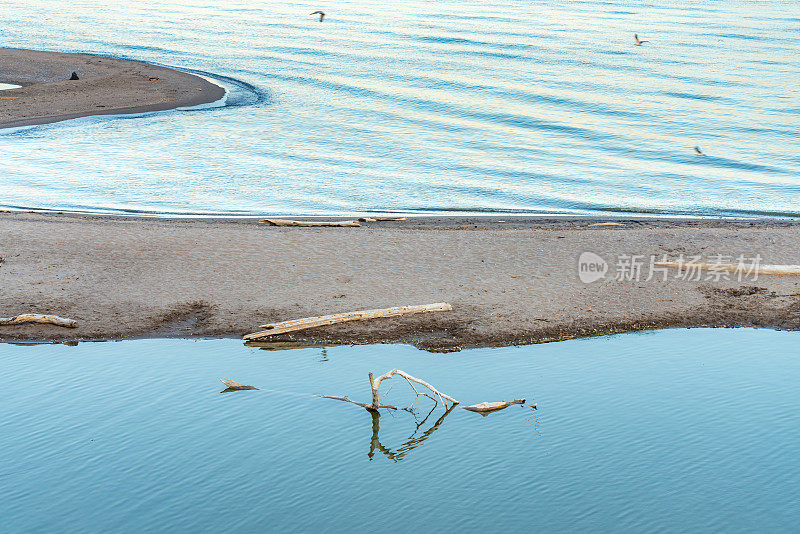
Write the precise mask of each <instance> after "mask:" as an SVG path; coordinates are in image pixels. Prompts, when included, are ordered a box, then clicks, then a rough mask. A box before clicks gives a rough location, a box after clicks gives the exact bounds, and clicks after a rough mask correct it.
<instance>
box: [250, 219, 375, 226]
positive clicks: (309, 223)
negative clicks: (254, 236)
mask: <svg viewBox="0 0 800 534" xmlns="http://www.w3.org/2000/svg"><path fill="white" fill-rule="evenodd" d="M258 222H259V223H261V224H268V225H270V226H337V227H353V226H361V223H359V222H358V221H286V220H282V219H261V220H260V221H258Z"/></svg>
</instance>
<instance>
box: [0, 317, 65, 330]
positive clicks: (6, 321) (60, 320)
mask: <svg viewBox="0 0 800 534" xmlns="http://www.w3.org/2000/svg"><path fill="white" fill-rule="evenodd" d="M22 323H43V324H54V325H56V326H63V327H65V328H75V327H76V326H78V321H74V320H72V319H66V318H64V317H59V316H58V315H40V314H38V313H23V314H22V315H17V316H15V317H0V325H13V324H22Z"/></svg>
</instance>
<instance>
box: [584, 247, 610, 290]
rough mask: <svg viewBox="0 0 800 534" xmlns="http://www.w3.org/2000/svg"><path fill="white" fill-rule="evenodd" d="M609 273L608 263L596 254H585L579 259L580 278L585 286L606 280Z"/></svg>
mask: <svg viewBox="0 0 800 534" xmlns="http://www.w3.org/2000/svg"><path fill="white" fill-rule="evenodd" d="M607 272H608V263H606V260H604V259H603V258H601V257H600V256H598V255H597V254H595V253H594V252H584V253H582V254H581V255H580V257H579V258H578V278H580V279H581V282H583V283H584V284H591V283H592V282H596V281H598V280H600V279H601V278H605V276H606V273H607Z"/></svg>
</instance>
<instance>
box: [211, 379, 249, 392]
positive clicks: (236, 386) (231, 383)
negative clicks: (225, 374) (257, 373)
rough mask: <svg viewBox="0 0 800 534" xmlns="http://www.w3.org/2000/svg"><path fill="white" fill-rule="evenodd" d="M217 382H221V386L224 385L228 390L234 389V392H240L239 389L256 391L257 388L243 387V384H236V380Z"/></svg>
mask: <svg viewBox="0 0 800 534" xmlns="http://www.w3.org/2000/svg"><path fill="white" fill-rule="evenodd" d="M219 381H220V382H222V383H223V384H225V387H226V388H228V389H236V390H240V389H258V388H257V387H254V386H245V385H244V384H241V383H239V382H237V381H236V380H231V379H230V378H220V379H219Z"/></svg>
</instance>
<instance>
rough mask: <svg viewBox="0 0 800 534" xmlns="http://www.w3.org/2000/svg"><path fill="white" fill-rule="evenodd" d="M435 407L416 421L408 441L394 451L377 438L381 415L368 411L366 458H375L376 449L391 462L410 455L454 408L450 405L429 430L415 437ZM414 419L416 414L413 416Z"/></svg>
mask: <svg viewBox="0 0 800 534" xmlns="http://www.w3.org/2000/svg"><path fill="white" fill-rule="evenodd" d="M437 406H438V405H434V406H433V408H431V411H430V412H428V415H426V416H425V418H424V419H423V420H422V421H417V422H416V423H415V424H416V426H417V428H415V429H414V432H412V433H411V435H410V436H408V439H407V440H406V441H405V442H404V443H403V444H402V445H400V447H398V448H397V450H394V451H393V450H392V449H391V448H389V447H385V446H384V445H383V444H381V441H380V438H379V436H378V434H379V433H380V430H381V424H380V419H381V414H380V413H378V412H376V411H370V412H369V413H370V415H371V416H372V439H370V442H369V452H368V453H367V456H369V459H370V460H372V457H373V456H375V449H378V450H379V451H381V452H382V453H383V455H384V456H386V457H387V458H389V459H390V460H392V461H393V462H399V461H400V460H402V459H403V458H405V456H406V455H407V454H408V453H410V452H411V451H413V450H414V449H416V448H417V447H419V446H420V445H422V443H423V442H424V441H425V440H426V439H428V438H429V437H431V436H432V435H433V433H434V432H435V431H436V430H437V429H438V428H439V426H441V424H442V423H443V422H444V419H445V417H447V416H448V415H450V412H452V411H453V410H454V409H455V407H456V405H455V404H451V405H450V407H449V408H447V410H445V412H444V413H443V414H442V416H441V417H439V419H437V420H436V421H435V422H434V423H433V424H432V425H431V426H430V428H428V429H427V430H426V431H424V432H423V433H421V434H419V435H417V432H419V429H420V428H422V427H423V426H424V425H425V422H426V421H427V420H428V419H429V418H430V416H431V414H432V413H433V412H434V411H435V410H436V407H437ZM412 413H413V412H412ZM415 418H416V414H415Z"/></svg>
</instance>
